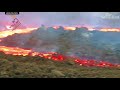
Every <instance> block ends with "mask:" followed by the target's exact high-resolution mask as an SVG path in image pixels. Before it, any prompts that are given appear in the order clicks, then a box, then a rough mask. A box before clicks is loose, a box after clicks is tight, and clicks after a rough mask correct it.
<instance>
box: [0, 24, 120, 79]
mask: <svg viewBox="0 0 120 90" xmlns="http://www.w3.org/2000/svg"><path fill="white" fill-rule="evenodd" d="M91 30H93V29H89V28H86V27H82V28H76V27H47V28H46V27H45V26H42V27H40V28H38V29H36V28H34V29H33V28H29V29H24V30H22V29H21V30H13V31H11V30H8V31H1V32H0V52H1V54H0V59H1V60H0V64H1V65H2V66H1V67H3V68H1V72H0V77H93V76H92V75H93V74H94V72H93V74H90V73H92V72H91V71H95V72H96V71H99V70H98V67H104V68H101V69H100V71H99V73H101V72H102V73H104V72H103V69H104V70H107V71H109V70H115V73H118V70H119V67H120V65H119V51H117V53H115V52H116V51H115V52H114V50H111V48H108V49H107V47H106V46H105V45H103V44H102V46H103V47H104V48H103V47H102V46H101V47H97V46H95V45H97V44H96V43H95V42H92V41H94V39H96V38H95V37H94V39H93V38H92V37H93V35H94V34H98V35H97V36H99V34H100V35H103V34H106V33H105V32H101V31H93V32H91ZM111 33H112V32H111ZM117 35H118V33H117ZM115 36H116V35H115ZM108 44H109V43H108ZM108 50H109V51H108ZM117 50H118V49H117ZM8 64H9V65H8ZM4 65H6V66H4ZM31 66H32V67H33V68H30V67H31ZM4 67H6V69H4ZM11 68H12V69H13V71H11ZM26 68H29V69H28V71H27V69H26ZM64 68H67V69H66V70H67V71H66V70H64ZM81 68H82V69H81ZM108 68H109V70H108ZM110 68H112V69H110ZM83 69H84V71H85V73H87V74H88V75H87V76H84V75H82V74H84V73H81V74H80V72H81V70H83ZM4 70H6V71H4ZM43 70H44V72H43ZM34 71H37V72H41V73H37V72H34ZM32 73H34V75H33V74H32ZM74 73H77V74H74ZM99 73H96V74H95V76H96V77H106V75H105V76H104V74H103V75H102V74H99ZM108 73H109V72H108ZM13 74H14V75H13ZM111 75H112V74H111V73H109V74H108V76H107V77H111ZM114 75H116V74H114ZM114 75H113V76H114ZM114 77H118V76H114Z"/></svg>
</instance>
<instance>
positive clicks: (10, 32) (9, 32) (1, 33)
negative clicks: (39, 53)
mask: <svg viewBox="0 0 120 90" xmlns="http://www.w3.org/2000/svg"><path fill="white" fill-rule="evenodd" d="M36 29H37V28H27V29H16V30H6V31H0V38H5V37H7V36H9V35H13V34H15V33H19V34H20V33H30V32H31V31H33V30H36Z"/></svg>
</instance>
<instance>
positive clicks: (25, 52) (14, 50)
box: [0, 27, 120, 67]
mask: <svg viewBox="0 0 120 90" xmlns="http://www.w3.org/2000/svg"><path fill="white" fill-rule="evenodd" d="M54 28H55V29H57V28H58V27H54ZM64 29H65V30H75V29H76V28H75V27H65V28H64ZM33 30H36V28H27V29H16V30H13V31H12V30H8V31H1V32H0V38H5V37H7V36H9V35H13V34H15V33H30V32H31V31H33ZM91 30H93V29H91ZM102 31H106V29H102ZM0 51H1V52H4V53H5V54H11V55H22V56H39V57H43V58H47V59H51V60H55V61H65V60H67V57H68V56H64V55H61V54H58V53H55V52H48V53H41V52H34V51H32V50H31V49H23V48H19V47H6V46H0ZM72 59H73V61H74V62H75V63H77V64H79V65H80V66H88V67H91V66H94V67H119V66H120V65H116V64H111V63H109V62H105V61H97V60H82V59H80V58H72Z"/></svg>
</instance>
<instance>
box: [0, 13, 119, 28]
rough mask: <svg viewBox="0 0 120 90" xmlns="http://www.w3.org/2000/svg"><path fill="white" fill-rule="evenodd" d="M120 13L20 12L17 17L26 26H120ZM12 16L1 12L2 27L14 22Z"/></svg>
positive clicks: (0, 25)
mask: <svg viewBox="0 0 120 90" xmlns="http://www.w3.org/2000/svg"><path fill="white" fill-rule="evenodd" d="M119 15H120V13H119V12H113V13H112V14H108V13H107V12H20V14H19V15H16V18H18V19H19V21H20V22H21V23H22V25H23V26H26V27H40V26H41V24H43V25H45V26H56V25H58V26H78V25H88V26H92V27H106V26H108V27H109V26H113V27H120V25H119V23H120V16H119ZM12 20H13V18H12V16H11V15H5V12H0V29H3V28H4V27H5V26H6V25H9V24H11V23H12Z"/></svg>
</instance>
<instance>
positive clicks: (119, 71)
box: [0, 52, 120, 78]
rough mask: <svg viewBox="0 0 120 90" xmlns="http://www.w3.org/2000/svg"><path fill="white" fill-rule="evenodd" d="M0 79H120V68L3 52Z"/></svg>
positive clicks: (0, 59)
mask: <svg viewBox="0 0 120 90" xmlns="http://www.w3.org/2000/svg"><path fill="white" fill-rule="evenodd" d="M0 78H120V68H97V67H83V66H79V65H76V64H75V63H74V62H72V60H70V59H68V60H67V61H66V62H57V61H53V60H48V59H44V58H40V57H31V56H25V57H23V56H12V55H5V54H4V53H2V52H1V53H0Z"/></svg>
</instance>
